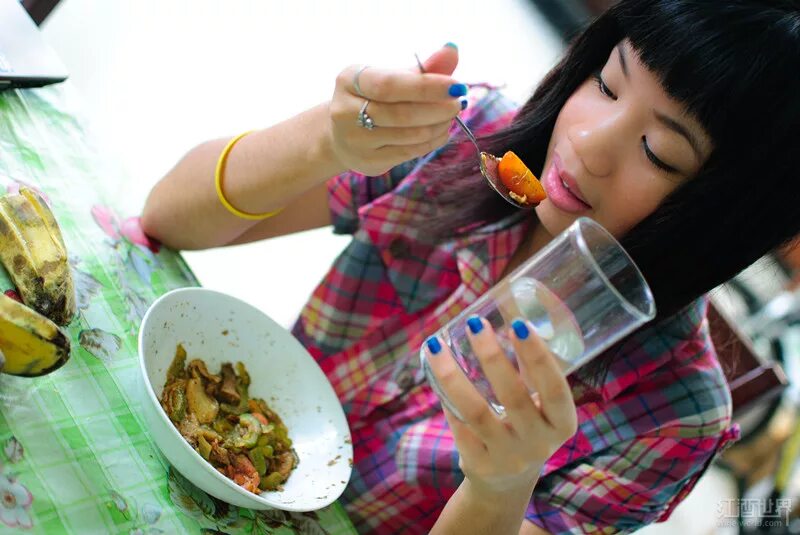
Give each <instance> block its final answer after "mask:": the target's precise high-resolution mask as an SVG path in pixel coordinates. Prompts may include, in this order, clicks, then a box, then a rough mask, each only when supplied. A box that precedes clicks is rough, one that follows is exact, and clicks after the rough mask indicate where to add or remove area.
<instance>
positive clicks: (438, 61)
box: [422, 43, 458, 76]
mask: <svg viewBox="0 0 800 535" xmlns="http://www.w3.org/2000/svg"><path fill="white" fill-rule="evenodd" d="M422 66H423V68H424V69H425V72H427V73H438V74H445V75H448V76H450V75H452V74H453V71H455V70H456V67H457V66H458V47H457V46H456V45H455V44H453V43H447V44H446V45H444V46H443V47H442V48H440V49H439V50H437V51H436V52H434V53H433V54H431V56H430V57H429V58H428V59H426V60H425V61H424V62H423V63H422Z"/></svg>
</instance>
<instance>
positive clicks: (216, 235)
mask: <svg viewBox="0 0 800 535" xmlns="http://www.w3.org/2000/svg"><path fill="white" fill-rule="evenodd" d="M328 139H329V136H328V109H327V103H325V104H321V105H319V106H316V107H314V108H312V109H310V110H307V111H306V112H303V113H301V114H299V115H297V116H295V117H292V118H291V119H288V120H286V121H284V122H282V123H279V124H277V125H275V126H272V127H270V128H267V129H264V130H259V131H256V132H253V133H252V134H250V135H248V136H246V137H244V138H242V139H241V140H240V141H239V142H238V143H237V144H236V145H235V146H234V148H233V149H232V150H231V152H230V154H229V156H228V160H227V163H226V166H225V170H224V171H225V173H224V182H223V185H224V187H223V191H224V193H225V196H226V197H227V198H228V200H229V201H230V202H231V204H233V206H235V207H236V208H238V209H239V210H242V211H244V212H248V213H264V212H269V211H272V210H277V209H279V208H282V207H283V206H285V205H287V204H288V203H289V202H291V201H292V200H295V199H297V198H298V197H300V196H301V195H302V194H303V193H305V192H307V191H308V190H310V189H311V188H313V187H314V186H316V185H318V184H320V183H321V182H322V181H324V180H326V179H328V178H330V177H332V176H334V175H337V174H339V173H341V172H343V171H344V169H341V166H340V164H339V163H338V162H337V159H336V158H335V156H334V154H333V151H332V150H331V149H330V144H329V142H328ZM228 141H229V139H219V140H214V141H209V142H206V143H203V144H201V145H199V146H198V147H196V148H194V149H192V150H191V151H190V152H189V153H188V154H186V156H184V157H183V159H182V160H181V161H180V162H178V164H177V165H176V166H175V167H174V168H173V169H172V170H170V171H169V173H167V174H166V176H164V178H162V179H161V180H160V181H159V183H158V184H157V185H156V186H155V187H154V188H153V191H152V192H151V193H150V196H149V198H148V199H147V203H146V205H145V207H144V211H143V214H142V225H143V227H144V229H145V231H146V232H147V233H148V234H150V235H152V236H153V237H154V238H156V239H158V240H160V241H162V242H164V243H165V244H166V245H168V246H170V247H174V248H178V249H204V248H209V247H217V246H221V245H225V244H227V243H229V242H231V241H232V240H234V239H235V238H236V237H238V236H240V235H241V234H242V233H244V232H245V231H247V230H248V229H249V228H250V227H252V226H253V225H255V224H256V223H257V221H250V220H246V219H241V218H238V217H236V216H234V215H232V214H230V213H229V212H228V211H227V210H225V208H224V207H223V206H222V204H221V203H220V201H219V199H218V198H217V194H216V190H215V186H214V169H215V167H216V163H217V160H218V158H219V156H220V153H221V152H222V150H223V148H224V147H225V145H226V143H227V142H228Z"/></svg>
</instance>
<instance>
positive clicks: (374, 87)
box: [339, 66, 467, 102]
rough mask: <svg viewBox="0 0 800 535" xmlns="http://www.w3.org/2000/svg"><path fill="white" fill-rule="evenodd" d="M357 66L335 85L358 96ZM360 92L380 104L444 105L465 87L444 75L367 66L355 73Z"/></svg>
mask: <svg viewBox="0 0 800 535" xmlns="http://www.w3.org/2000/svg"><path fill="white" fill-rule="evenodd" d="M359 69H361V67H359V66H353V67H349V68H347V69H345V70H344V71H342V73H341V75H340V76H341V78H340V80H339V83H340V84H342V85H343V86H344V87H346V88H347V90H348V91H349V92H350V93H352V94H353V95H357V96H358V92H357V91H356V88H355V76H356V73H358V71H359ZM358 86H359V87H360V88H361V93H362V94H363V95H364V96H365V97H366V98H368V99H370V100H377V101H380V102H445V101H448V100H453V99H454V98H458V97H463V96H465V95H466V94H467V86H465V85H464V84H461V83H459V82H458V81H456V80H455V79H453V78H452V77H450V76H447V75H444V74H436V73H430V74H420V73H419V72H412V71H402V70H393V69H381V68H379V67H368V68H366V69H363V70H362V71H361V73H360V74H358Z"/></svg>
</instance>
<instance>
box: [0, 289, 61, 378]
mask: <svg viewBox="0 0 800 535" xmlns="http://www.w3.org/2000/svg"><path fill="white" fill-rule="evenodd" d="M69 350H70V342H69V338H68V337H67V336H66V335H65V334H64V332H63V331H62V330H61V329H60V328H59V327H58V325H56V324H55V323H53V322H52V321H50V320H49V319H47V318H45V317H44V316H42V315H41V314H39V313H38V312H36V311H35V310H33V309H31V308H29V307H27V306H25V305H24V304H22V303H20V302H18V301H16V300H14V299H12V298H10V297H8V296H7V295H5V294H2V293H0V353H2V355H3V356H4V357H5V366H4V368H3V373H8V374H11V375H23V376H25V377H38V376H40V375H45V374H48V373H50V372H52V371H55V370H57V369H58V368H60V367H61V366H63V365H64V364H65V363H66V362H67V360H69Z"/></svg>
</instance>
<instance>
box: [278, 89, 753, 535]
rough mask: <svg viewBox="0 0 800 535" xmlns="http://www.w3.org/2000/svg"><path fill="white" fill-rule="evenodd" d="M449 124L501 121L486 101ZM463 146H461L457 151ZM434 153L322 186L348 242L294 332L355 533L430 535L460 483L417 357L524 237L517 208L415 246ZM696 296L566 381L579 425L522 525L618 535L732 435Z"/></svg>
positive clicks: (500, 109)
mask: <svg viewBox="0 0 800 535" xmlns="http://www.w3.org/2000/svg"><path fill="white" fill-rule="evenodd" d="M462 117H463V118H464V119H465V120H466V121H467V122H468V123H470V125H471V127H472V128H473V129H474V130H476V131H478V132H479V133H480V134H486V133H489V132H492V131H495V130H497V129H499V128H501V127H503V126H505V125H506V124H508V122H509V121H510V119H511V118H512V117H513V108H512V107H511V105H510V104H509V103H508V102H507V101H506V100H505V99H503V98H502V97H500V96H499V95H498V94H497V93H496V92H491V93H489V94H488V95H486V96H485V97H484V98H482V99H481V100H480V102H478V103H477V104H475V103H473V106H472V107H471V108H469V109H468V113H464V114H463V115H462ZM465 151H466V152H465ZM445 157H453V158H461V157H474V151H473V149H472V148H471V147H465V148H464V151H460V152H458V153H457V155H455V156H445V155H443V154H441V153H439V152H435V153H433V154H431V155H428V156H427V157H425V158H422V159H420V160H417V161H412V162H408V163H406V164H403V165H401V166H398V167H397V168H395V169H393V170H392V171H390V172H389V173H387V174H385V175H383V176H379V177H365V176H363V175H360V174H357V173H352V172H351V173H345V174H343V175H340V176H338V177H335V178H333V179H331V181H330V183H329V192H330V197H329V204H330V208H331V210H332V215H333V222H334V231H335V232H337V233H350V234H352V235H353V240H352V242H351V243H350V244H349V245H348V247H347V248H346V249H345V250H344V252H343V253H342V254H341V256H340V257H339V258H338V259H337V260H336V262H335V263H334V265H333V267H332V268H331V270H330V271H329V272H328V274H327V275H326V276H325V278H324V279H323V281H322V282H321V283H320V285H319V286H318V287H317V288H316V290H315V291H314V293H313V294H312V296H311V298H310V300H309V302H308V304H307V305H306V307H305V308H304V310H303V311H302V313H301V316H300V318H299V319H298V322H297V323H296V325H295V327H294V329H293V332H294V335H295V336H296V337H297V338H298V339H299V340H300V341H301V342H302V343H303V344H304V345H305V347H306V348H308V350H309V351H310V352H311V354H312V355H313V356H314V357H315V358H316V360H317V362H318V363H319V365H320V366H321V367H322V369H323V371H324V372H325V373H326V375H327V377H328V379H329V380H330V381H331V383H332V384H333V387H334V389H335V390H336V392H337V394H338V396H339V398H340V400H341V401H342V404H343V406H344V410H345V413H346V414H347V417H348V421H349V424H350V428H351V431H352V435H353V447H354V450H355V453H354V455H355V457H354V459H353V476H352V479H351V481H350V483H349V485H348V487H347V489H346V490H345V492H344V494H343V496H342V501H343V503H344V504H345V506H346V508H347V510H348V513H349V514H350V516H351V518H352V519H353V521H354V523H355V525H356V527H357V529H358V530H359V531H360V532H364V533H377V534H395V533H427V532H428V531H429V530H430V528H431V526H432V525H433V524H434V522H435V521H436V518H437V517H438V515H439V514H440V513H441V511H442V508H443V507H444V505H445V503H446V502H447V500H448V499H449V498H450V496H451V495H452V494H453V492H454V491H455V489H456V488H457V487H458V485H459V484H460V483H461V481H462V479H463V477H464V476H463V474H462V472H461V471H460V470H459V467H458V452H457V450H456V445H455V443H454V440H453V436H452V434H451V432H450V430H449V428H448V426H447V423H446V420H445V418H444V415H443V413H442V411H441V406H440V404H439V401H438V399H437V397H436V395H435V394H434V393H433V392H432V391H431V389H430V387H429V386H428V384H427V383H426V382H425V380H424V376H423V375H422V373H421V370H420V365H419V348H420V345H421V344H422V343H423V341H424V340H425V338H426V337H427V336H429V335H431V334H432V333H433V332H435V331H436V330H437V329H439V328H440V327H442V326H443V325H444V324H445V323H447V321H449V320H450V319H451V318H453V317H454V316H455V315H456V314H458V313H459V312H460V311H461V310H463V309H464V307H466V306H467V305H469V304H470V303H471V302H473V301H474V300H475V299H476V298H477V297H478V296H480V295H481V294H483V293H484V292H485V291H487V290H488V289H489V288H490V287H492V286H493V285H494V284H495V283H496V282H497V281H498V280H499V278H500V275H501V274H502V273H503V270H504V269H505V267H506V265H507V264H508V262H509V260H510V258H511V256H512V254H513V253H514V250H515V248H516V247H517V246H518V245H519V244H520V242H521V241H522V239H523V237H524V235H525V233H526V232H527V230H528V229H529V228H530V221H529V219H525V218H522V217H520V214H518V215H515V216H511V217H510V218H508V219H506V220H503V221H500V222H498V223H493V224H491V225H488V226H485V227H484V228H482V229H478V230H476V231H475V232H473V233H472V234H471V235H470V236H467V237H464V238H459V239H454V240H451V241H448V242H445V243H443V244H440V245H437V246H430V245H426V244H424V243H423V242H422V241H421V240H419V239H418V237H419V235H418V232H419V231H418V230H415V229H418V228H419V226H418V225H417V226H412V225H411V223H418V222H419V221H424V218H425V217H428V216H427V215H426V213H425V210H423V209H422V205H421V203H420V202H419V201H420V199H422V198H423V196H424V195H425V194H426V187H427V185H428V184H430V183H432V182H433V181H434V179H435V177H431V176H430V175H429V172H430V165H428V164H429V163H430V162H431V161H432V160H435V159H439V160H441V159H442V158H445ZM705 307H706V300H700V301H698V302H696V303H693V304H692V306H690V307H688V308H687V309H686V310H685V311H684V312H682V313H681V314H678V315H676V316H675V317H673V318H671V319H669V320H667V321H665V322H662V324H660V325H658V326H656V327H651V328H648V329H646V330H643V331H640V332H639V333H638V334H636V335H634V336H633V337H632V338H629V339H628V341H627V342H626V343H625V345H624V347H623V348H622V350H621V352H620V357H619V358H618V359H617V360H616V361H615V362H614V363H613V364H612V366H611V368H610V370H609V374H608V376H607V380H606V381H605V383H604V384H603V385H602V386H601V387H599V388H594V389H592V388H588V387H586V386H585V385H582V384H580V383H579V382H578V381H577V380H576V379H574V378H570V382H571V385H572V387H573V395H574V397H575V399H576V403H577V409H578V418H579V428H578V432H577V433H576V434H575V436H574V437H572V438H571V439H570V440H569V441H567V442H566V443H565V444H564V445H563V446H562V447H561V448H560V449H559V450H558V451H557V452H556V453H555V454H554V455H553V456H552V457H551V458H550V459H549V461H548V462H547V463H546V465H545V466H544V468H543V470H542V473H541V477H540V479H539V482H538V484H537V486H536V488H535V490H534V493H533V495H532V497H531V501H530V505H529V507H528V510H527V514H526V517H527V519H528V520H530V521H532V522H533V523H535V524H537V525H539V526H541V527H543V528H544V529H545V530H547V531H549V532H551V533H617V532H620V531H622V532H627V531H633V530H636V529H637V528H639V527H641V526H643V525H645V524H648V523H651V522H656V521H659V520H664V519H666V518H667V517H668V516H669V515H670V513H671V512H672V510H673V509H674V507H675V506H676V505H677V504H678V503H679V502H680V501H681V500H682V499H683V498H684V497H685V496H686V494H688V492H689V491H690V490H691V489H692V488H693V486H694V485H695V483H696V481H697V480H698V478H699V477H700V475H701V474H702V473H703V472H704V471H705V469H706V468H707V467H708V465H709V463H710V462H711V461H712V460H713V459H714V458H715V456H716V455H717V454H718V453H719V452H721V451H722V449H723V448H724V447H725V446H726V445H727V444H728V443H729V442H730V441H731V440H735V439H736V438H737V437H738V428H736V426H734V427H732V428H731V426H730V415H731V399H730V391H729V389H728V386H727V383H726V380H725V377H724V375H723V372H722V370H721V368H720V365H719V363H718V361H717V358H716V355H715V352H714V348H713V346H712V344H711V340H710V338H709V334H708V327H707V323H706V322H705Z"/></svg>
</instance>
